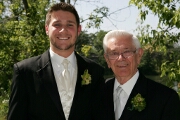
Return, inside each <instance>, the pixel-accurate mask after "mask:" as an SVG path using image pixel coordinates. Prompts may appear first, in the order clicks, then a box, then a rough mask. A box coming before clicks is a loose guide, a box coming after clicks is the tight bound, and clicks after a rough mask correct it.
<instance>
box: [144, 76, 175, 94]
mask: <svg viewBox="0 0 180 120" xmlns="http://www.w3.org/2000/svg"><path fill="white" fill-rule="evenodd" d="M147 80H148V83H147V84H148V88H149V91H152V92H153V93H154V95H155V94H158V95H160V96H161V95H162V96H164V95H166V96H168V95H171V94H177V92H176V91H175V90H173V89H172V88H170V87H168V86H166V85H164V84H162V83H159V82H157V81H154V80H151V79H148V78H147Z"/></svg>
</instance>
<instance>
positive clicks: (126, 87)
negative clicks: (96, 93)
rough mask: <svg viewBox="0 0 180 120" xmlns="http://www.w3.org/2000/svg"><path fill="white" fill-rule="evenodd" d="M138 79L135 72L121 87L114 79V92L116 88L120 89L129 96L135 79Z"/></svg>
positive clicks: (137, 73)
mask: <svg viewBox="0 0 180 120" xmlns="http://www.w3.org/2000/svg"><path fill="white" fill-rule="evenodd" d="M138 77H139V71H138V70H137V72H136V74H135V75H134V76H133V77H132V78H131V79H129V80H128V81H127V82H126V83H124V84H123V85H121V84H120V83H119V82H118V81H117V79H116V78H115V82H114V91H115V90H116V88H117V87H118V86H120V87H122V89H123V90H124V91H125V92H126V94H127V95H128V96H129V95H130V93H131V91H132V89H133V87H134V85H135V83H136V81H137V79H138Z"/></svg>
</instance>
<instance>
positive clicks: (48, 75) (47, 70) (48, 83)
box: [37, 50, 65, 119]
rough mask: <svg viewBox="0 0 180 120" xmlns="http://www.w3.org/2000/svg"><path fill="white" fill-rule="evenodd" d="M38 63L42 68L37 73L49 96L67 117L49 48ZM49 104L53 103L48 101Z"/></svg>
mask: <svg viewBox="0 0 180 120" xmlns="http://www.w3.org/2000/svg"><path fill="white" fill-rule="evenodd" d="M38 65H39V67H40V69H39V70H38V71H37V74H38V75H39V78H40V79H41V81H42V83H43V84H44V87H45V88H46V90H47V92H48V93H49V96H50V97H51V99H52V101H53V103H54V104H55V106H56V107H57V109H58V111H59V112H60V114H61V115H62V116H63V117H64V119H65V116H64V112H63V109H62V104H61V102H60V96H59V93H58V89H57V85H56V81H55V77H54V74H53V69H52V64H51V60H50V54H49V50H47V51H46V52H45V53H43V54H42V56H41V59H39V63H38ZM47 104H51V103H47Z"/></svg>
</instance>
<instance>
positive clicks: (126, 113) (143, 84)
mask: <svg viewBox="0 0 180 120" xmlns="http://www.w3.org/2000/svg"><path fill="white" fill-rule="evenodd" d="M146 88H147V79H146V78H145V77H144V76H143V75H142V74H140V75H139V78H138V80H137V82H136V84H135V86H134V88H133V89H132V92H131V94H130V96H129V98H128V101H127V103H126V105H125V108H124V110H123V113H122V115H121V118H120V120H129V119H130V118H132V117H133V115H134V114H135V113H137V112H138V111H137V110H132V104H131V100H132V98H133V97H135V96H136V95H137V94H138V93H140V94H141V95H142V97H143V98H147V97H146V96H147V89H146Z"/></svg>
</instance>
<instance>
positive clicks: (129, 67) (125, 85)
mask: <svg viewBox="0 0 180 120" xmlns="http://www.w3.org/2000/svg"><path fill="white" fill-rule="evenodd" d="M103 48H104V52H105V53H104V57H105V59H106V62H107V64H108V67H109V68H111V69H112V71H113V72H114V75H115V78H112V79H110V80H108V81H106V87H105V96H106V97H105V98H106V101H105V106H106V112H107V115H108V117H107V118H109V120H110V119H111V120H112V118H113V120H114V119H115V120H180V114H179V111H180V100H179V96H178V94H177V93H176V92H175V91H174V90H172V89H170V88H168V87H166V86H164V85H162V84H159V83H156V82H154V81H152V80H150V79H148V78H146V77H145V76H144V75H143V74H142V73H141V72H140V71H139V70H138V65H139V64H140V61H141V57H142V55H143V49H142V48H141V45H140V42H139V40H138V39H137V38H136V37H135V36H133V35H132V34H131V33H128V32H126V31H123V30H113V31H110V32H108V33H107V34H106V35H105V37H104V40H103Z"/></svg>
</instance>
